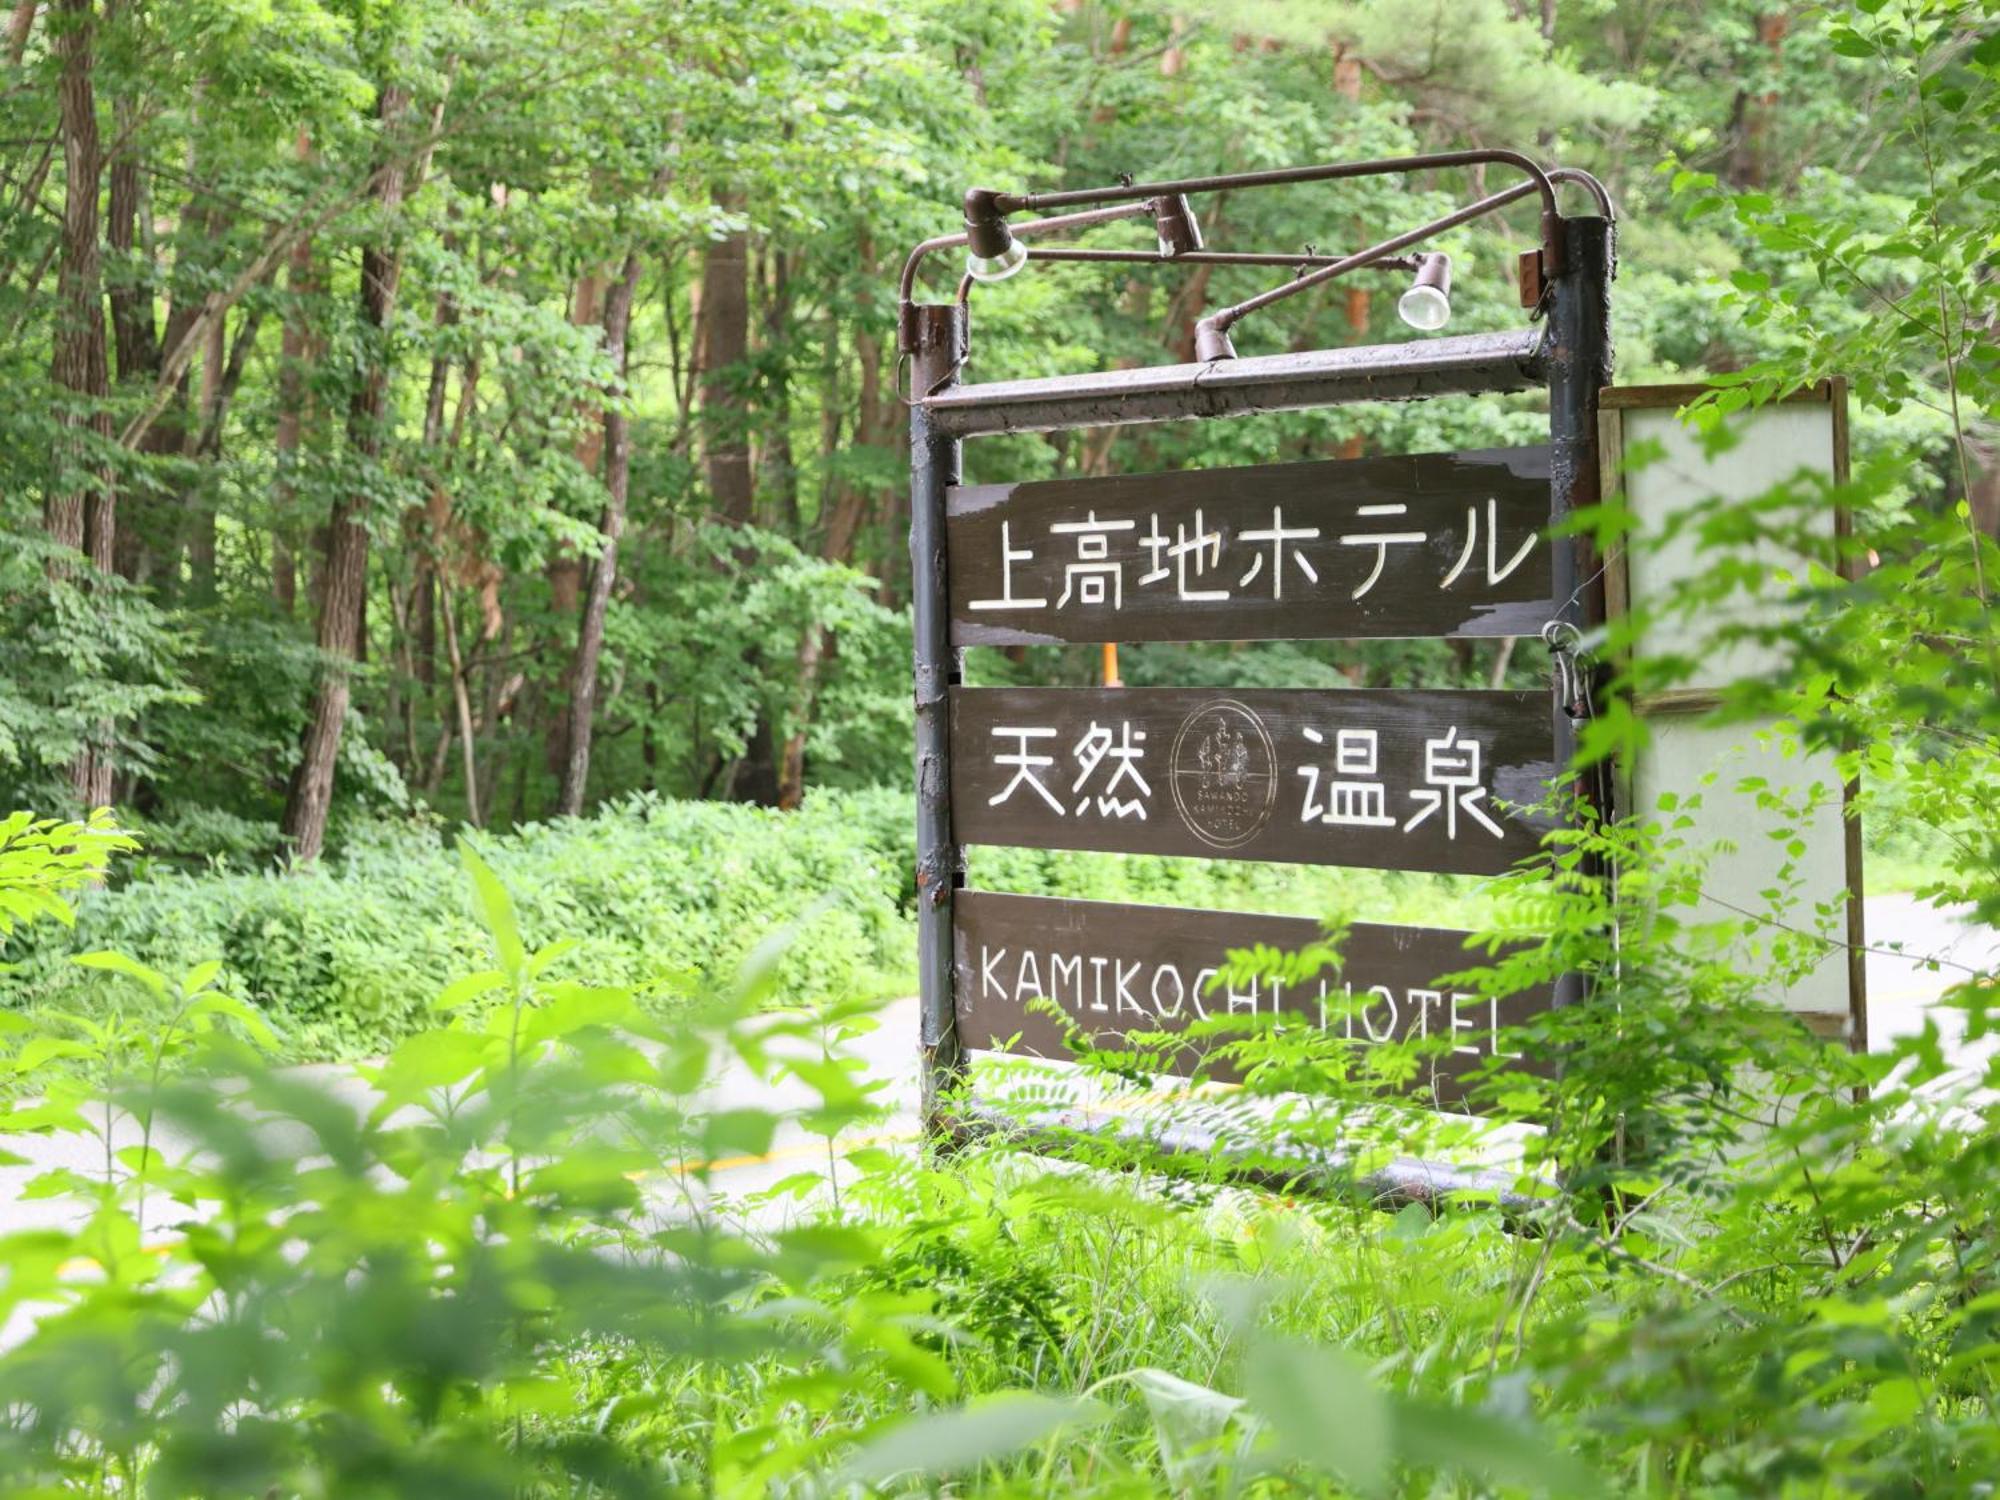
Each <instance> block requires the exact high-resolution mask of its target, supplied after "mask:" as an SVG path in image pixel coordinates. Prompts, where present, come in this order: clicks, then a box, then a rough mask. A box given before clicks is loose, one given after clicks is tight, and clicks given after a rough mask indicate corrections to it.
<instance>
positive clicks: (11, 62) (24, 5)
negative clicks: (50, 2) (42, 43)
mask: <svg viewBox="0 0 2000 1500" xmlns="http://www.w3.org/2000/svg"><path fill="white" fill-rule="evenodd" d="M39 5H40V0H14V13H13V14H12V15H10V16H9V17H8V18H7V65H8V66H9V67H10V68H18V67H20V66H21V59H22V58H23V57H25V56H27V54H28V33H29V32H30V31H32V30H34V27H35V11H36V10H37V9H38V8H39Z"/></svg>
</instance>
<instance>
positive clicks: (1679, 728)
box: [1599, 381, 1867, 1046]
mask: <svg viewBox="0 0 2000 1500" xmlns="http://www.w3.org/2000/svg"><path fill="white" fill-rule="evenodd" d="M1698 393H1699V392H1698V388H1689V387H1685V386H1652V387H1648V386H1635V387H1623V388H1619V389H1615V390H1608V391H1605V392H1604V393H1603V396H1602V407H1601V410H1600V413H1599V438H1600V450H1601V452H1602V455H1603V463H1604V474H1603V480H1604V488H1605V493H1607V494H1610V493H1613V492H1614V491H1615V490H1622V491H1623V492H1624V495H1625V497H1626V501H1627V504H1628V505H1629V507H1630V509H1631V511H1632V513H1633V516H1634V519H1635V521H1636V523H1637V530H1636V532H1635V533H1634V535H1633V538H1632V540H1631V541H1630V542H1629V543H1628V544H1627V546H1626V547H1625V548H1624V549H1623V550H1622V552H1621V553H1620V554H1618V555H1614V556H1613V557H1612V558H1611V559H1610V561H1609V563H1608V569H1609V574H1608V578H1607V583H1608V585H1609V586H1608V587H1607V590H1606V594H1607V600H1608V607H1609V608H1610V609H1611V611H1612V612H1614V613H1617V612H1620V611H1622V610H1624V609H1626V608H1629V607H1634V606H1636V607H1640V608H1642V609H1643V607H1644V606H1645V605H1646V604H1647V603H1648V602H1649V601H1657V600H1661V599H1664V598H1666V597H1668V596H1669V595H1670V594H1671V593H1672V592H1673V591H1674V590H1675V589H1676V588H1678V587H1679V586H1681V585H1682V584H1684V583H1686V582H1688V581H1690V580H1696V579H1699V578H1701V577H1702V576H1703V575H1704V574H1705V573H1706V571H1707V570H1708V569H1710V568H1711V567H1713V566H1715V562H1716V559H1717V557H1718V556H1719V555H1720V554H1718V553H1717V552H1715V551H1713V550H1704V549H1703V548H1702V547H1701V546H1700V545H1699V542H1698V540H1697V538H1696V536H1695V534H1694V533H1693V531H1692V530H1686V531H1682V532H1681V533H1680V534H1678V535H1670V534H1669V533H1670V532H1671V531H1672V528H1671V526H1670V525H1669V522H1670V521H1671V520H1672V519H1673V518H1674V517H1675V516H1677V515H1684V514H1685V513H1686V512H1687V511H1688V510H1689V509H1690V508H1691V507H1698V506H1700V505H1702V504H1703V503H1704V502H1707V501H1711V500H1714V499H1717V498H1720V499H1724V500H1751V499H1755V498H1756V497H1758V496H1760V495H1764V494H1766V493H1768V492H1770V491H1771V490H1772V489H1773V487H1775V486H1777V485H1779V484H1781V483H1783V482H1784V481H1786V480H1788V479H1790V478H1792V477H1793V476H1794V475H1796V474H1798V472H1799V471H1800V470H1802V469H1809V470H1812V471H1814V472H1817V473H1821V474H1825V475H1827V476H1829V477H1834V478H1844V477H1845V476H1846V472H1847V451H1846V449H1847V421H1846V399H1847V395H1846V389H1845V385H1844V383H1842V382H1839V381H1829V382H1826V383H1825V384H1823V385H1822V386H1820V387H1818V388H1816V389H1814V390H1812V391H1808V392H1805V393H1802V394H1801V397H1800V398H1799V399H1794V400H1788V401H1784V402H1780V403H1777V404H1775V405H1770V406H1766V407H1763V408H1760V409H1758V410H1755V411H1751V412H1744V413H1739V414H1737V415H1735V416H1733V417H1731V418H1730V419H1729V420H1730V425H1731V430H1732V431H1733V433H1734V434H1735V436H1736V438H1737V442H1736V443H1735V444H1734V445H1732V446H1731V447H1729V448H1728V449H1727V450H1725V451H1722V452H1719V453H1715V454H1713V455H1711V454H1708V453H1705V452H1704V451H1703V448H1702V445H1701V443H1700V442H1699V441H1698V440H1697V438H1696V436H1695V435H1694V434H1693V433H1692V432H1691V431H1690V430H1689V429H1688V428H1687V427H1686V426H1684V425H1683V424H1682V422H1681V421H1680V420H1679V419H1678V417H1677V415H1676V414H1677V413H1678V411H1679V410H1680V409H1681V408H1682V407H1683V406H1685V405H1686V403H1687V402H1688V401H1689V400H1691V399H1693V397H1694V396H1695V395H1696V394H1698ZM1641 445H1644V447H1645V449H1646V450H1648V451H1656V456H1655V457H1653V458H1652V459H1651V460H1650V461H1647V462H1644V463H1642V464H1638V465H1635V466H1633V467H1632V468H1631V469H1630V471H1629V472H1624V470H1625V467H1626V466H1625V463H1624V457H1625V455H1627V454H1630V453H1633V452H1634V451H1635V449H1638V448H1640V446H1641ZM1838 524H1839V518H1837V517H1836V516H1834V515H1833V514H1831V513H1829V514H1828V515H1827V517H1826V527H1827V533H1828V535H1829V536H1832V535H1833V534H1834V532H1835V529H1836V527H1837V526H1838ZM1759 545H1760V546H1761V547H1762V548H1763V549H1764V550H1763V551H1762V552H1761V553H1760V554H1759V560H1760V561H1763V562H1767V563H1770V564H1773V565H1776V566H1779V567H1783V568H1787V569H1790V568H1791V567H1792V565H1793V564H1794V563H1795V562H1796V561H1797V559H1796V558H1795V557H1793V556H1790V555H1788V554H1786V553H1785V552H1784V551H1782V550H1780V549H1779V547H1778V544H1776V543H1761V544H1759ZM1783 587H1784V585H1783V584H1782V583H1779V584H1778V585H1776V586H1774V588H1773V589H1772V590H1771V595H1772V597H1769V598H1763V599H1749V598H1744V597H1743V596H1741V595H1738V596H1736V597H1735V598H1734V599H1733V600H1732V602H1731V603H1730V604H1728V605H1727V606H1725V607H1720V608H1711V609H1706V610H1704V611H1702V613H1701V614H1700V616H1699V617H1698V618H1696V619H1694V620H1686V619H1683V618H1676V619H1675V620H1674V621H1673V622H1672V623H1671V624H1670V625H1668V626H1666V627H1664V630H1665V631H1670V632H1671V636H1672V638H1671V639H1666V638H1664V637H1663V630H1662V628H1661V627H1654V636H1655V638H1651V639H1649V638H1648V637H1647V636H1646V635H1644V634H1642V635H1641V636H1640V638H1639V640H1638V642H1637V643H1636V645H1635V648H1634V649H1635V650H1636V651H1637V652H1639V653H1642V654H1643V653H1646V652H1649V651H1651V652H1655V653H1658V652H1662V651H1670V652H1672V653H1674V654H1677V655H1687V656H1691V657H1692V658H1693V659H1694V663H1695V666H1694V670H1693V672H1692V673H1691V674H1690V675H1689V676H1688V677H1687V678H1686V679H1685V681H1684V685H1683V687H1682V688H1681V689H1678V690H1676V691H1675V692H1673V693H1668V694H1661V695H1659V696H1658V697H1657V698H1654V699H1650V700H1649V699H1641V700H1640V701H1638V702H1637V703H1635V704H1634V708H1635V710H1636V711H1637V712H1638V714H1639V716H1640V717H1641V718H1642V719H1643V720H1644V721H1645V722H1646V725H1647V728H1648V729H1649V731H1650V740H1649V743H1648V745H1647V747H1646V749H1645V750H1644V751H1643V752H1641V753H1640V754H1639V755H1638V756H1636V757H1635V759H1634V762H1633V763H1632V764H1630V765H1628V766H1626V767H1625V768H1624V772H1625V776H1624V793H1625V798H1626V807H1627V808H1628V809H1630V810H1632V811H1634V812H1638V813H1642V814H1643V813H1647V812H1649V811H1651V810H1652V809H1654V808H1656V807H1657V806H1658V805H1659V800H1660V797H1661V795H1662V794H1663V793H1673V794H1675V795H1676V796H1677V797H1678V798H1679V799H1680V800H1681V802H1682V803H1683V804H1686V803H1687V802H1688V800H1689V799H1690V798H1695V797H1698V798H1699V806H1698V807H1697V808H1694V809H1692V810H1688V809H1686V808H1685V806H1684V807H1683V811H1686V812H1687V815H1688V816H1689V817H1690V818H1691V819H1692V821H1693V826H1692V827H1691V828H1689V829H1687V830H1685V831H1684V832H1683V834H1682V836H1683V837H1684V838H1685V839H1686V840H1687V842H1688V844H1689V845H1690V846H1691V847H1692V848H1694V849H1698V850H1703V851H1710V850H1712V851H1713V852H1712V855H1711V857H1710V861H1709V864H1708V870H1707V875H1706V878H1705V880H1704V882H1703V891H1702V900H1701V905H1700V909H1699V911H1698V913H1697V916H1698V917H1699V918H1700V919H1701V920H1713V921H1723V920H1727V919H1730V918H1732V917H1743V918H1746V919H1747V918H1752V917H1763V916H1765V915H1766V914H1768V913H1769V912H1770V910H1771V905H1772V903H1771V899H1770V897H1769V895H1768V894H1767V893H1768V892H1769V891H1771V890H1773V889H1777V888H1782V889H1784V891H1785V892H1786V898H1787V899H1788V900H1789V902H1790V903H1791V904H1790V905H1789V907H1788V908H1787V909H1786V910H1785V912H1784V913H1783V915H1782V918H1781V920H1782V922H1783V925H1784V927H1785V928H1789V929H1795V930H1797V931H1801V932H1805V933H1815V934H1816V933H1822V932H1824V933H1825V934H1826V935H1827V936H1828V937H1829V938H1830V939H1832V941H1830V942H1828V943H1826V944H1824V945H1823V946H1819V951H1818V953H1817V954H1816V956H1815V958H1814V960H1813V962H1812V966H1811V969H1810V972H1808V973H1806V974H1805V975H1804V977H1803V978H1801V979H1800V980H1798V981H1797V982H1796V983H1794V984H1793V985H1791V986H1790V987H1789V988H1788V989H1785V990H1782V991H1781V992H1778V993H1775V994H1773V995H1772V996H1771V999H1772V1000H1773V1001H1774V1002H1776V1003H1778V1004H1781V1005H1783V1006H1785V1007H1786V1008H1787V1009H1789V1010H1791V1011H1794V1012H1796V1013H1797V1014H1798V1015H1799V1016H1800V1018H1801V1019H1802V1020H1804V1021H1805V1022H1806V1023H1807V1024H1808V1025H1810V1026H1811V1027H1812V1028H1813V1030H1815V1031H1816V1032H1818V1033H1820V1034H1821V1035H1825V1036H1844V1037H1846V1038H1848V1039H1849V1040H1850V1041H1851V1042H1852V1043H1853V1044H1854V1045H1856V1046H1862V1045H1865V1042H1866V1016H1867V1010H1866V995H1865V992H1864V988H1863V977H1862V976H1863V968H1862V965H1861V963H1860V961H1859V959H1860V955H1859V952H1858V949H1859V945H1860V943H1861V940H1862V931H1861V899H1860V898H1861V840H1860V830H1859V827H1858V826H1857V825H1856V823H1855V822H1854V820H1853V819H1852V818H1850V817H1849V816H1848V812H1847V796H1846V789H1845V788H1843V786H1842V784H1841V780H1840V776H1839V773H1838V770H1837V768H1836V766H1835V764H1834V758H1833V756H1832V755H1831V754H1829V753H1827V752H1823V751H1821V752H1806V751H1803V750H1798V749H1796V748H1794V749H1793V750H1792V752H1791V753H1789V754H1787V753H1785V750H1784V747H1782V746H1781V745H1780V744H1779V742H1778V738H1777V737H1776V736H1774V735H1771V734H1769V733H1766V732H1763V731H1762V730H1761V728H1760V726H1758V725H1756V724H1727V725H1718V724H1711V723H1708V722H1705V720H1706V718H1707V712H1706V711H1707V710H1708V709H1710V708H1712V707H1713V706H1714V704H1715V695H1716V694H1717V693H1718V692H1720V691H1721V690H1722V689H1724V688H1726V687H1727V686H1728V685H1729V684H1731V683H1732V682H1734V681H1737V680H1738V679H1740V678H1743V677H1746V676H1752V675H1757V674H1760V673H1763V672H1767V671H1769V670H1770V669H1771V668H1772V667H1773V666H1775V665H1776V664H1777V661H1778V652H1777V650H1776V648H1773V647H1770V646H1766V645H1764V644H1762V643H1759V642H1744V641H1730V642H1718V641H1715V640H1713V639H1712V636H1713V634H1714V633H1715V632H1717V631H1719V630H1722V629H1724V628H1725V627H1726V626H1727V625H1729V624H1731V623H1738V624H1740V623H1745V622H1755V621H1757V620H1759V619H1762V620H1767V621H1768V620H1771V619H1773V618H1775V617H1776V616H1777V615H1778V613H1779V612H1780V611H1782V610H1783V609H1784V608H1785V606H1784V605H1783V604H1782V603H1781V602H1780V600H1779V597H1778V596H1779V595H1780V594H1781V593H1782V591H1783ZM1711 773H1712V779H1711ZM1746 778H1761V779H1762V780H1763V782H1764V783H1765V787H1764V791H1765V794H1766V795H1770V794H1773V793H1776V794H1779V795H1782V796H1784V797H1786V798H1787V799H1788V801H1789V802H1790V804H1791V805H1792V806H1794V807H1796V808H1800V809H1809V810H1807V811H1805V813H1804V816H1802V817H1801V818H1799V819H1797V820H1796V821H1795V823H1794V825H1793V826H1794V828H1795V831H1796V833H1797V836H1798V838H1799V839H1800V840H1802V841H1803V842H1804V844H1805V851H1804V853H1803V854H1802V855H1798V856H1793V855H1791V854H1789V853H1788V850H1787V843H1788V842H1789V841H1788V840H1787V841H1780V840H1777V839H1774V838H1772V837H1770V836H1769V832H1768V831H1769V830H1770V829H1772V828H1773V827H1775V826H1777V823H1778V819H1779V816H1780V815H1779V814H1778V813H1776V812H1774V811H1772V810H1767V809H1765V808H1762V807H1760V806H1759V805H1758V795H1757V793H1756V792H1755V791H1746V790H1743V789H1742V788H1741V783H1743V782H1744V780H1745V779H1746ZM1788 862H1789V864H1790V865H1791V870H1790V876H1789V879H1781V872H1782V871H1783V868H1784V866H1785V865H1786V864H1787V863H1788ZM1781 936H1782V934H1781V932H1780V930H1779V929H1777V928H1774V927H1772V926H1769V925H1761V926H1758V927H1757V928H1756V929H1755V930H1753V931H1749V932H1746V933H1745V934H1744V936H1743V937H1742V938H1741V939H1740V942H1741V943H1742V946H1743V949H1744V957H1745V959H1746V961H1748V960H1751V959H1752V957H1753V955H1754V954H1756V953H1760V952H1763V951H1768V949H1769V948H1770V946H1771V945H1772V943H1773V941H1774V940H1777V939H1779V938H1780V937H1781Z"/></svg>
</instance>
